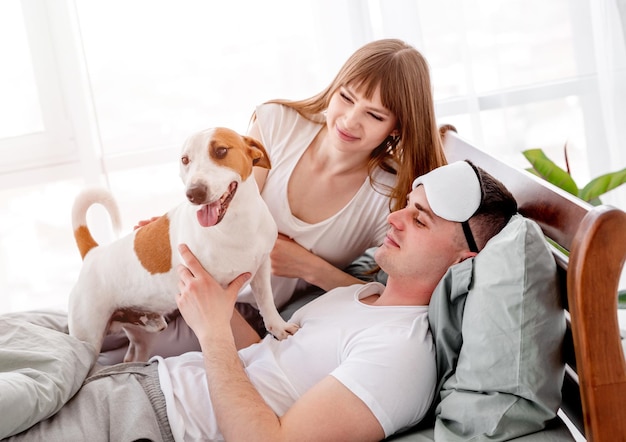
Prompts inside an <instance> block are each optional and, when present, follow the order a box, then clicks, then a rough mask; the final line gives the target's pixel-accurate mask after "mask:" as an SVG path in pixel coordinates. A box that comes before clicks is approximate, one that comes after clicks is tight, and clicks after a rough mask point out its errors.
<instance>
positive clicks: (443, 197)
mask: <svg viewBox="0 0 626 442" xmlns="http://www.w3.org/2000/svg"><path fill="white" fill-rule="evenodd" d="M420 184H421V185H423V186H424V192H425V193H426V198H427V199H428V204H429V205H430V208H431V210H432V211H433V213H434V214H435V215H437V216H440V217H441V218H443V219H447V220H448V221H454V222H457V223H461V222H463V221H467V220H468V219H470V218H471V217H472V215H473V214H474V213H476V210H478V208H479V207H480V201H481V198H482V192H481V190H480V181H479V179H478V176H477V175H476V172H474V168H473V167H472V166H470V164H469V163H467V162H466V161H457V162H455V163H451V164H448V165H446V166H441V167H438V168H436V169H433V170H431V171H430V172H428V173H427V174H425V175H422V176H420V177H417V178H416V179H415V181H413V186H412V188H413V189H415V188H416V187H417V186H418V185H420Z"/></svg>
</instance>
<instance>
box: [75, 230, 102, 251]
mask: <svg viewBox="0 0 626 442" xmlns="http://www.w3.org/2000/svg"><path fill="white" fill-rule="evenodd" d="M74 239H75V240H76V245H77V246H78V251H79V252H80V257H81V258H82V259H85V255H87V252H89V251H90V250H91V249H93V248H94V247H98V243H97V242H96V240H95V239H93V236H91V232H90V231H89V229H88V228H87V226H80V227H78V228H77V229H76V230H74Z"/></svg>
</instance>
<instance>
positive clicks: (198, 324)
mask: <svg viewBox="0 0 626 442" xmlns="http://www.w3.org/2000/svg"><path fill="white" fill-rule="evenodd" d="M178 250H179V252H180V254H181V257H182V258H183V261H184V263H185V265H182V264H181V265H179V266H178V269H177V271H178V276H179V278H180V280H179V282H178V289H179V290H180V293H179V294H178V295H177V296H176V304H177V305H178V308H179V310H180V312H181V314H182V315H183V318H184V319H185V322H186V323H187V324H188V325H189V327H191V329H192V330H193V331H194V333H195V334H196V336H197V337H198V339H199V340H200V341H201V342H202V339H203V338H204V337H208V336H210V335H211V334H212V333H215V332H216V331H218V330H219V331H222V332H223V331H227V332H228V333H231V329H230V319H231V317H232V314H233V308H234V305H235V301H236V299H237V294H238V293H239V290H240V289H241V287H242V286H243V285H244V284H245V282H246V281H247V280H248V279H249V278H250V274H249V273H243V274H241V275H239V276H238V277H236V278H235V279H234V280H233V281H232V282H231V283H230V284H229V285H228V287H226V288H224V287H222V286H221V285H220V284H219V283H218V282H217V281H216V280H215V279H213V277H212V276H211V275H210V274H209V273H208V272H207V271H206V270H205V269H204V267H202V264H201V263H200V261H198V259H197V258H196V257H195V256H194V254H193V253H191V250H189V248H188V247H187V246H186V245H184V244H181V245H180V246H179V247H178Z"/></svg>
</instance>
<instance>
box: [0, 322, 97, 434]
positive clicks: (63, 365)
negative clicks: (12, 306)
mask: <svg viewBox="0 0 626 442" xmlns="http://www.w3.org/2000/svg"><path fill="white" fill-rule="evenodd" d="M95 358H96V352H95V350H94V348H93V347H92V346H90V345H89V344H86V343H84V342H81V341H79V340H77V339H75V338H73V337H71V336H69V335H67V334H65V333H63V332H59V331H56V330H53V329H51V328H47V327H44V326H40V325H35V324H31V323H29V322H26V321H24V320H21V319H16V318H11V317H1V316H0V439H3V438H5V437H8V436H11V435H13V434H17V433H19V432H21V431H23V430H25V429H26V428H29V427H30V426H32V425H33V424H35V423H37V422H39V421H40V420H42V419H46V418H48V417H50V416H52V415H53V414H55V413H56V412H57V411H58V410H59V409H60V408H61V407H62V406H63V405H64V404H65V403H66V402H67V401H68V400H69V399H70V398H71V397H72V396H73V395H74V394H75V393H76V392H77V391H78V389H79V388H80V386H81V385H82V383H83V381H84V380H85V378H86V377H87V374H88V373H89V370H90V369H91V367H92V366H93V364H94V362H95Z"/></svg>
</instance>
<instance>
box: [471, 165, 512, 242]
mask: <svg viewBox="0 0 626 442" xmlns="http://www.w3.org/2000/svg"><path fill="white" fill-rule="evenodd" d="M466 161H467V162H468V163H469V165H470V166H472V168H473V169H474V171H475V172H476V175H477V176H478V180H479V181H480V187H481V192H482V197H481V201H480V206H479V207H478V209H477V210H476V212H475V213H474V215H472V217H471V218H470V220H469V222H470V226H471V229H472V233H473V234H474V238H475V240H476V244H477V246H478V250H482V248H483V247H485V244H487V241H489V240H490V239H491V238H492V237H494V236H495V235H497V234H498V233H499V232H500V231H501V230H502V229H503V228H504V226H506V225H507V223H508V222H509V220H510V219H511V217H512V216H513V215H515V213H517V201H515V198H514V197H513V195H512V194H511V192H509V190H508V189H507V188H506V187H505V185H504V184H502V183H501V182H500V181H499V180H497V179H496V178H494V177H493V176H491V175H490V174H489V173H487V172H486V171H485V170H484V169H482V168H480V167H478V166H476V165H475V164H473V163H472V162H471V161H469V160H466Z"/></svg>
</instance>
